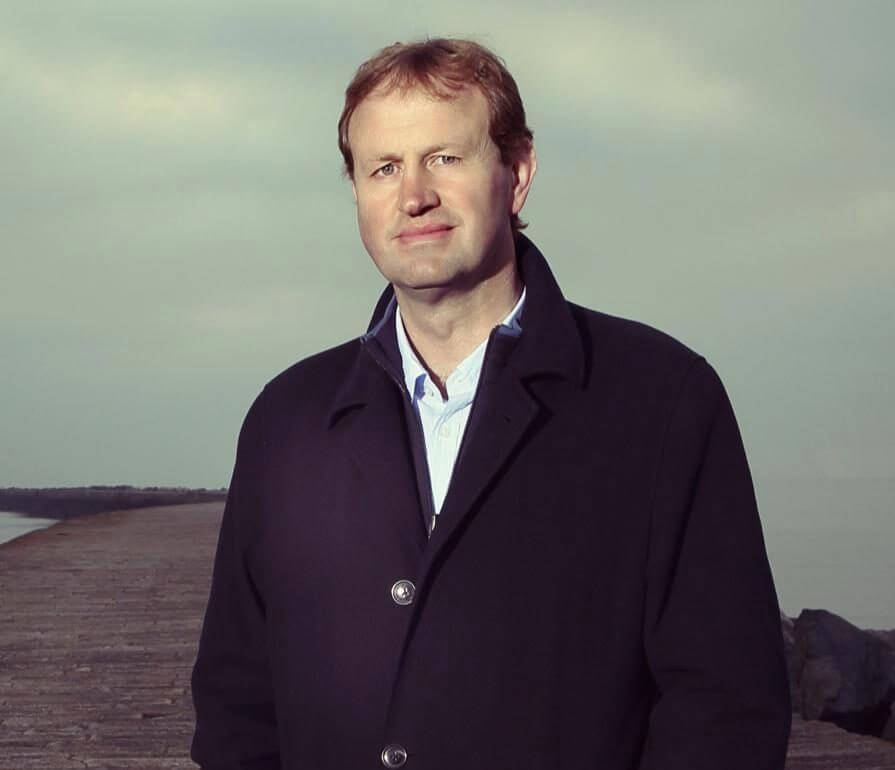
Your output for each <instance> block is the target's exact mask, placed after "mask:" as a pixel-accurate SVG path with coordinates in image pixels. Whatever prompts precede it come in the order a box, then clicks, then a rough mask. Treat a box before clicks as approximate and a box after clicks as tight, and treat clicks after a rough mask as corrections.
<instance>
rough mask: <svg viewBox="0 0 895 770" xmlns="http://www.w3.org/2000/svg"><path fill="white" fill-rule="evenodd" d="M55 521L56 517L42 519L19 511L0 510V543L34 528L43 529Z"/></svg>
mask: <svg viewBox="0 0 895 770" xmlns="http://www.w3.org/2000/svg"><path fill="white" fill-rule="evenodd" d="M56 522H57V519H44V518H38V517H36V516H25V515H24V514H21V513H10V512H8V511H0V544H2V543H7V542H9V541H10V540H14V539H15V538H17V537H21V536H22V535H25V534H27V533H29V532H33V531H34V530H36V529H44V528H46V527H49V526H50V525H51V524H55V523H56ZM0 558H2V557H0Z"/></svg>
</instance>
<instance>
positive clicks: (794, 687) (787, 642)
mask: <svg viewBox="0 0 895 770" xmlns="http://www.w3.org/2000/svg"><path fill="white" fill-rule="evenodd" d="M780 627H781V629H782V631H783V652H784V653H785V654H786V670H787V673H788V674H789V696H790V700H791V701H792V710H793V713H795V714H801V713H802V698H801V691H800V690H799V672H798V671H797V670H796V666H795V652H794V651H795V646H796V627H795V622H794V621H793V619H792V618H790V617H788V616H787V615H784V614H783V613H782V612H781V613H780Z"/></svg>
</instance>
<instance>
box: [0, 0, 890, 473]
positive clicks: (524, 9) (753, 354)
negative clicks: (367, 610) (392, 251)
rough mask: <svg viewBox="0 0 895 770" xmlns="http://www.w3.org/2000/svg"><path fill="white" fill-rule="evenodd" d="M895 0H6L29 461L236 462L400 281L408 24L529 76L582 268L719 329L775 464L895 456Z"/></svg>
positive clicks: (11, 182) (570, 278) (591, 289)
mask: <svg viewBox="0 0 895 770" xmlns="http://www.w3.org/2000/svg"><path fill="white" fill-rule="evenodd" d="M893 28H895V4H892V3H889V2H872V1H870V0H867V1H865V2H854V3H839V2H832V1H830V2H823V1H821V0H814V1H810V2H809V1H804V2H787V3H785V4H782V3H771V2H754V3H748V4H746V3H728V2H720V3H719V2H676V3H673V4H671V3H657V2H656V3H649V2H640V3H628V2H618V3H599V2H587V3H585V2H569V1H568V0H560V1H559V2H557V3H553V4H551V5H549V6H548V4H546V3H543V2H533V1H532V2H529V1H528V0H513V1H512V2H509V0H498V1H497V2H490V3H480V2H466V1H465V0H458V1H456V2H452V3H450V4H445V3H435V2H430V1H429V0H421V1H419V2H407V1H406V0H392V1H390V2H389V1H388V0H386V2H381V3H375V4H374V3H361V2H344V3H339V2H332V1H331V0H326V1H325V2H324V0H310V1H305V0H292V1H291V2H285V1H284V2H259V1H255V2H251V3H249V2H235V1H234V0H193V1H190V0H178V1H177V2H173V1H171V0H151V2H150V1H149V0H114V2H111V1H109V2H97V1H95V0H94V1H91V2H87V1H86V0H66V2H65V3H59V2H47V1H46V0H20V1H12V2H11V1H10V0H0V168H2V174H0V234H2V239H0V268H2V270H0V486H11V485H18V486H53V485H80V484H119V483H126V484H137V485H187V486H206V487H219V486H223V485H226V484H227V483H228V480H229V474H230V471H231V467H232V462H233V456H234V449H235V441H236V436H237V433H238V430H239V426H240V423H241V420H242V417H243V415H244V413H245V410H246V409H247V408H248V406H249V404H250V403H251V401H252V399H253V398H254V396H255V395H256V394H257V392H258V391H259V390H260V388H261V387H263V385H264V383H265V382H266V381H267V380H269V379H270V378H271V377H273V376H274V375H275V374H276V373H277V372H278V371H280V370H282V369H283V368H285V367H286V366H288V365H289V364H291V363H292V362H294V361H296V360H298V359H301V358H303V357H305V356H307V355H309V354H311V353H314V352H316V351H318V350H320V349H323V348H326V347H329V346H332V345H335V344H338V343H340V342H342V341H344V340H347V339H350V338H352V337H356V336H357V335H359V334H360V333H362V332H363V331H364V330H365V328H366V325H367V322H368V319H369V315H370V312H371V311H372V308H373V305H374V304H375V301H376V298H377V297H378V295H379V292H380V291H381V289H382V286H383V281H382V278H381V277H380V276H379V274H378V273H377V272H376V270H375V268H374V267H373V265H372V262H371V261H370V259H369V257H368V256H367V254H366V252H365V251H364V249H363V246H362V244H361V243H360V240H359V237H358V235H357V228H356V220H355V209H354V202H353V199H352V195H351V190H350V187H349V185H348V184H347V183H346V181H345V180H344V179H343V178H342V176H341V166H340V163H341V158H340V155H339V153H338V150H337V145H336V122H337V119H338V116H339V113H340V110H341V106H342V99H343V95H344V88H345V86H346V84H347V83H348V81H349V80H350V78H351V77H352V75H353V73H354V71H355V69H356V67H357V66H358V65H359V64H360V63H361V62H362V61H363V60H364V59H365V58H367V57H368V56H370V55H372V54H373V53H374V52H375V51H376V50H378V49H379V48H381V47H382V46H384V45H387V44H389V43H392V42H394V41H397V40H402V41H409V40H413V39H418V38H421V37H425V36H433V37H435V36H463V37H471V38H473V39H475V40H477V41H479V42H481V43H484V44H486V45H488V46H490V47H492V48H493V49H494V50H495V51H496V52H497V53H498V54H500V55H501V56H502V57H503V58H504V59H505V61H506V63H507V66H508V67H509V69H510V71H511V72H512V73H513V74H514V76H515V78H516V80H517V83H518V85H519V88H520V91H521V93H522V96H523V99H524V101H525V106H526V111H527V115H528V122H529V125H530V126H531V127H532V128H533V130H534V133H535V144H536V148H537V152H538V159H539V168H538V173H537V177H536V179H535V182H534V185H533V188H532V192H531V195H530V196H529V200H528V203H527V204H526V208H525V211H524V214H523V218H524V219H526V220H527V221H528V222H529V223H530V227H529V229H528V230H527V234H528V235H529V237H531V238H532V240H534V242H535V243H536V244H537V245H538V246H539V247H540V248H541V250H542V251H543V252H544V254H545V255H546V256H547V259H548V260H549V262H550V264H551V267H552V269H553V271H554V273H555V274H556V276H557V279H558V281H559V283H560V285H561V286H562V287H563V289H564V291H565V293H566V296H567V297H568V298H569V299H571V300H574V301H576V302H579V303H581V304H584V305H587V306H590V307H593V308H597V309H599V310H602V311H604V312H608V313H612V314H615V315H621V316H625V317H629V318H636V319H638V320H641V321H644V322H646V323H649V324H651V325H653V326H656V327H658V328H661V329H663V330H665V331H666V332H668V333H670V334H672V335H673V336H675V337H677V338H678V339H680V340H681V341H683V342H684V343H686V344H687V345H688V346H690V347H691V348H693V349H695V350H697V351H699V352H700V353H702V354H704V355H705V356H706V357H707V358H708V360H709V361H710V362H711V363H712V364H713V366H715V368H716V369H717V370H718V372H719V373H720V375H721V377H722V379H723V381H724V383H725V385H726V387H727V389H728V392H729V394H730V397H731V400H732V402H733V405H734V408H735V410H736V412H737V416H738V419H739V421H740V427H741V430H742V433H743V437H744V441H745V444H746V448H747V452H748V455H749V459H750V463H751V466H752V470H753V473H754V474H755V476H756V477H757V478H772V479H787V478H799V479H813V478H824V479H843V480H860V479H874V478H876V479H879V478H883V479H885V478H889V479H891V478H893V477H895V463H893V457H895V409H893V385H895V355H893V350H895V346H893V337H895V312H893V308H895V259H893V247H892V243H893V239H895V143H893V141H892V137H895V93H893V91H895V87H893V78H892V72H893V71H895V49H893V47H892V45H891V30H892V29H893Z"/></svg>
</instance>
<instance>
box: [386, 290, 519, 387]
mask: <svg viewBox="0 0 895 770" xmlns="http://www.w3.org/2000/svg"><path fill="white" fill-rule="evenodd" d="M524 304H525V287H524V286H523V287H522V294H520V295H519V299H518V300H517V301H516V304H515V305H514V306H513V309H512V310H511V311H510V312H509V313H508V314H507V316H506V318H504V319H503V321H501V322H500V323H499V324H498V326H502V327H506V328H507V329H508V330H509V331H510V332H512V333H514V334H519V333H520V332H521V331H522V323H521V318H522V306H523V305H524ZM395 335H396V336H397V338H398V351H399V352H400V354H401V365H402V367H403V369H404V384H405V385H406V386H407V392H408V393H409V394H410V398H411V400H412V401H416V400H417V399H418V398H420V397H421V396H422V393H423V390H424V389H425V386H426V381H427V380H428V378H429V373H428V372H427V371H426V367H425V366H423V364H422V362H421V361H420V359H419V357H418V356H417V354H416V351H414V349H413V347H412V346H411V344H410V339H409V338H408V337H407V332H406V330H405V329H404V321H403V320H402V319H401V308H400V307H399V306H397V303H396V306H395ZM487 343H488V340H487V338H486V339H484V340H483V341H482V343H481V345H479V346H478V347H477V348H476V349H475V350H473V351H472V353H470V354H469V355H468V356H467V357H466V358H464V359H463V360H462V361H461V362H460V363H459V364H458V365H457V368H456V369H454V371H453V372H451V375H450V377H448V381H447V391H448V395H449V396H450V395H453V393H452V390H454V389H455V388H451V387H450V386H451V385H452V384H453V383H454V382H457V383H460V382H464V383H467V384H469V385H471V389H472V390H475V386H476V385H477V384H478V380H479V376H480V375H481V372H482V364H483V362H484V360H485V349H486V347H487Z"/></svg>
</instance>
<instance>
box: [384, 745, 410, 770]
mask: <svg viewBox="0 0 895 770" xmlns="http://www.w3.org/2000/svg"><path fill="white" fill-rule="evenodd" d="M406 761H407V752H406V751H405V750H404V747H403V746H399V745H398V744H397V743H392V744H390V745H388V746H386V747H385V748H384V749H383V750H382V764H383V765H385V766H386V767H401V766H402V765H403V764H404V763H405V762H406Z"/></svg>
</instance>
